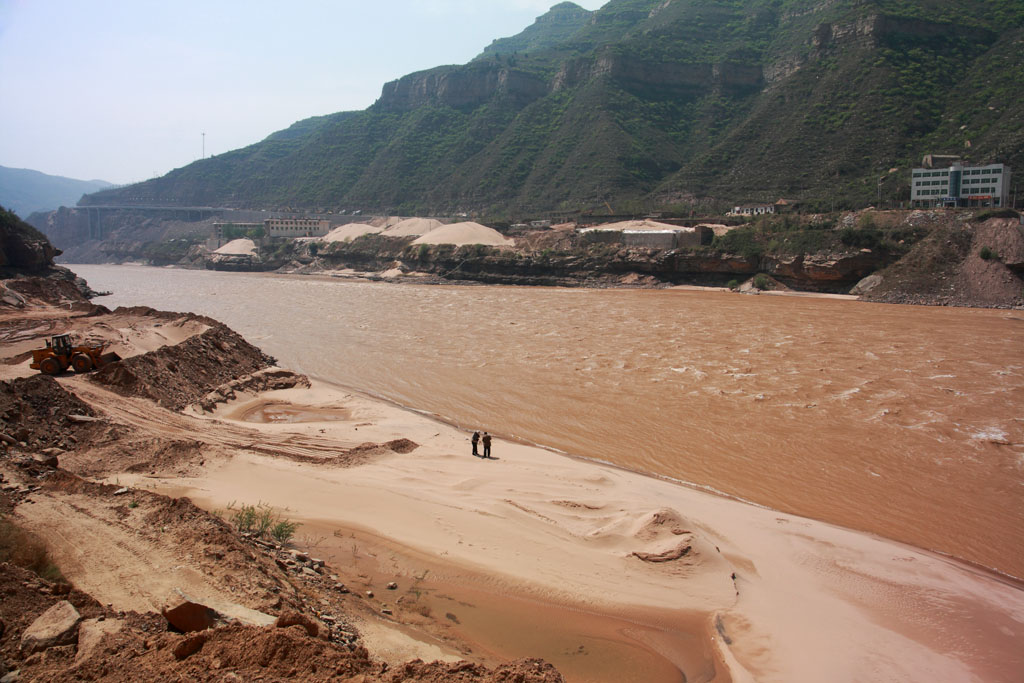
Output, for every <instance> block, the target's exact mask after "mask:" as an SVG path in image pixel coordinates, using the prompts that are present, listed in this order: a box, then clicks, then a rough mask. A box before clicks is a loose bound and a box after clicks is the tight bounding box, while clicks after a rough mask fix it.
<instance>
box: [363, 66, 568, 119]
mask: <svg viewBox="0 0 1024 683" xmlns="http://www.w3.org/2000/svg"><path fill="white" fill-rule="evenodd" d="M547 92H548V84H547V82H546V81H544V80H543V79H542V78H540V77H538V76H536V75H533V74H529V73H526V72H524V71H520V70H517V69H514V68H508V67H501V66H499V65H497V64H490V63H488V64H473V65H470V66H468V67H454V66H445V67H440V68H438V69H431V70H429V71H421V72H419V73H414V74H410V75H408V76H403V77H402V78H400V79H398V80H397V81H392V82H390V83H386V84H385V85H384V88H383V90H382V92H381V96H380V99H379V100H378V101H377V103H376V104H375V105H374V108H375V109H377V110H379V111H382V112H406V111H411V110H413V109H416V108H418V107H429V106H445V107H451V108H453V109H467V108H475V107H479V106H480V105H482V104H484V103H485V102H487V101H488V100H490V99H491V98H493V97H502V98H505V99H507V100H509V101H511V102H513V103H515V104H516V105H517V106H520V107H521V106H525V105H527V104H529V103H530V102H533V101H534V100H536V99H539V98H541V97H543V96H544V95H545V94H547Z"/></svg>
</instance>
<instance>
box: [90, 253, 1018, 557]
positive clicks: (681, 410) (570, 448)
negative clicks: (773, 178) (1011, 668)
mask: <svg viewBox="0 0 1024 683" xmlns="http://www.w3.org/2000/svg"><path fill="white" fill-rule="evenodd" d="M72 269H73V270H74V271H75V272H77V273H79V274H80V275H82V276H83V277H85V278H86V279H87V280H88V281H89V284H90V285H91V286H92V287H93V288H95V289H97V290H113V291H114V294H113V295H112V296H109V297H103V298H101V299H98V300H97V302H98V303H102V304H104V305H106V306H108V307H110V308H114V307H115V306H119V305H147V306H152V307H154V308H158V309H163V310H174V311H194V312H197V313H202V314H205V315H209V316H211V317H214V318H217V319H218V320H222V321H224V322H225V323H227V324H228V325H229V326H231V327H232V328H233V329H235V330H237V331H238V332H240V333H241V334H243V335H244V336H245V337H246V338H247V339H249V340H250V341H251V342H253V343H254V344H257V345H258V346H260V347H261V348H262V349H263V350H264V351H266V352H267V353H270V354H271V355H273V356H275V357H276V358H278V360H279V361H280V363H281V364H282V365H285V366H287V367H290V368H292V369H294V370H298V371H301V372H304V373H307V374H309V375H311V376H314V377H318V378H321V379H324V380H327V381H330V382H335V383H338V384H342V385H345V386H348V387H351V388H355V389H359V390H362V391H364V392H367V393H370V394H375V395H378V396H381V397H385V398H387V399H390V400H392V401H394V402H397V403H400V404H402V405H406V406H410V407H413V408H416V409H420V410H424V411H427V412H430V413H435V414H437V415H439V416H440V417H442V418H443V419H445V420H447V421H450V422H452V423H454V424H457V425H460V426H463V427H465V428H467V429H477V428H479V429H486V430H488V431H490V432H492V433H495V434H498V435H501V436H505V437H514V438H518V439H523V440H526V441H530V442H534V443H538V444H542V445H544V446H548V447H551V448H554V449H558V450H561V451H564V452H567V453H570V454H573V455H578V456H584V457H587V458H593V459H598V460H602V461H606V462H609V463H614V464H616V465H619V466H622V467H626V468H629V469H633V470H638V471H642V472H648V473H652V474H656V475H659V476H664V477H670V478H673V479H678V480H680V481H683V482H687V483H690V484H693V485H696V486H698V487H702V488H706V489H708V490H713V491H717V492H720V493H723V494H726V495H729V496H734V497H737V498H740V499H743V500H747V501H750V502H753V503H756V504H759V505H764V506H767V507H770V508H774V509H778V510H782V511H786V512H791V513H797V514H800V515H804V516H807V517H811V518H814V519H819V520H824V521H827V522H831V523H834V524H838V525H841V526H845V527H850V528H854V529H860V530H864V531H868V532H872V533H875V534H878V535H881V536H884V537H887V538H891V539H895V540H899V541H903V542H906V543H910V544H912V545H915V546H919V547H922V548H928V549H933V550H938V551H941V552H943V553H947V554H950V555H952V556H955V557H957V558H961V559H964V560H967V561H969V562H972V563H976V564H978V565H981V566H983V567H988V568H992V569H996V570H998V571H1000V572H1003V573H1006V574H1009V575H1012V576H1016V577H1024V312H1022V311H997V310H980V309H963V308H959V309H952V308H933V307H913V306H894V305H881V304H868V303H863V302H857V301H850V300H836V299H826V298H809V297H780V296H743V295H739V294H733V293H728V292H714V291H686V290H656V291H655V290H585V289H548V288H508V287H459V286H415V285H392V284H383V283H370V282H357V281H349V280H337V279H331V278H322V277H297V276H281V275H268V274H244V273H217V272H210V271H185V270H175V269H158V268H145V267H142V266H72ZM499 455H500V454H499Z"/></svg>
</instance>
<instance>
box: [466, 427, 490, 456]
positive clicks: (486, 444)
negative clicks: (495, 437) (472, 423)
mask: <svg viewBox="0 0 1024 683" xmlns="http://www.w3.org/2000/svg"><path fill="white" fill-rule="evenodd" d="M470 441H472V442H473V455H480V453H479V452H478V451H477V449H476V445H477V444H478V443H480V442H481V441H483V442H484V454H483V457H485V458H489V457H491V435H490V434H488V433H487V432H484V435H483V436H482V437H481V436H480V432H473V438H472V439H470Z"/></svg>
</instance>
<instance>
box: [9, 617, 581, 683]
mask: <svg viewBox="0 0 1024 683" xmlns="http://www.w3.org/2000/svg"><path fill="white" fill-rule="evenodd" d="M143 626H144V625H143ZM25 673H28V674H29V675H32V676H37V677H39V676H48V677H63V676H67V675H70V674H73V675H74V677H75V678H76V679H78V680H98V679H103V680H190V681H225V680H227V681H231V680H275V681H279V680H301V681H327V680H350V679H352V680H359V681H366V682H370V681H380V682H381V683H384V682H388V683H399V682H400V681H421V682H423V683H442V682H445V683H447V682H448V681H464V682H467V683H469V682H475V683H498V682H499V681H500V682H505V683H512V682H513V681H515V682H521V683H557V682H559V681H561V680H562V677H561V676H560V675H559V674H558V672H557V671H555V669H554V668H553V667H552V666H551V665H549V664H546V663H543V662H539V661H535V660H522V661H519V662H514V663H511V664H506V665H503V666H501V667H498V668H497V669H495V670H493V671H490V670H488V669H486V668H485V667H483V666H480V665H476V664H468V663H459V664H442V663H437V662H435V663H431V664H426V663H423V662H421V661H413V662H409V663H408V664H405V665H403V666H401V667H398V668H396V669H394V670H391V669H389V667H388V666H387V665H386V664H382V663H379V662H373V661H371V660H370V658H369V655H368V654H367V652H366V650H365V649H364V648H357V649H355V650H353V651H349V650H348V649H345V648H342V647H338V646H336V645H333V644H331V643H328V642H325V641H323V640H320V639H318V638H314V637H311V636H309V635H308V634H306V632H305V631H304V630H303V629H302V628H299V627H290V628H275V627H272V626H268V627H262V628H256V627H250V626H229V627H226V628H219V629H214V630H211V631H205V632H203V633H201V634H197V635H191V636H184V635H178V634H173V633H162V634H152V633H150V632H147V631H143V630H142V629H141V628H139V627H128V628H124V629H122V630H121V631H120V632H118V633H115V634H112V635H108V636H107V637H106V638H104V639H103V640H102V641H101V642H100V644H99V646H98V647H96V648H95V649H94V650H93V651H92V652H91V653H90V654H89V656H88V657H87V658H86V659H85V660H84V661H82V662H79V663H78V664H77V665H75V664H73V662H72V661H68V662H67V663H65V664H64V665H63V666H62V665H61V664H60V663H58V662H55V663H54V664H52V665H50V666H47V665H46V664H43V665H41V666H35V667H28V668H27V670H26V672H25Z"/></svg>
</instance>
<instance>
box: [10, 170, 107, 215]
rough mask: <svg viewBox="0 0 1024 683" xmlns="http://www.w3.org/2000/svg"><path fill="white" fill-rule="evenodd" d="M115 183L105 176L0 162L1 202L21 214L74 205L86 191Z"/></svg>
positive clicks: (102, 188) (101, 188) (104, 187)
mask: <svg viewBox="0 0 1024 683" xmlns="http://www.w3.org/2000/svg"><path fill="white" fill-rule="evenodd" d="M109 187H113V184H112V183H108V182H106V181H105V180H75V179H74V178H65V177H63V176H55V175H47V174H45V173H40V172H39V171H32V170H29V169H26V168H7V167H5V166H0V204H2V205H4V206H6V207H8V208H9V209H10V210H11V211H14V212H15V213H17V214H18V215H19V216H23V217H26V218H27V217H28V216H29V214H32V213H34V212H36V211H53V210H54V209H57V208H60V207H62V206H74V205H75V204H76V203H77V202H78V200H79V199H81V198H82V195H83V194H88V193H90V192H97V191H99V190H104V189H106V188H109Z"/></svg>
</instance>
